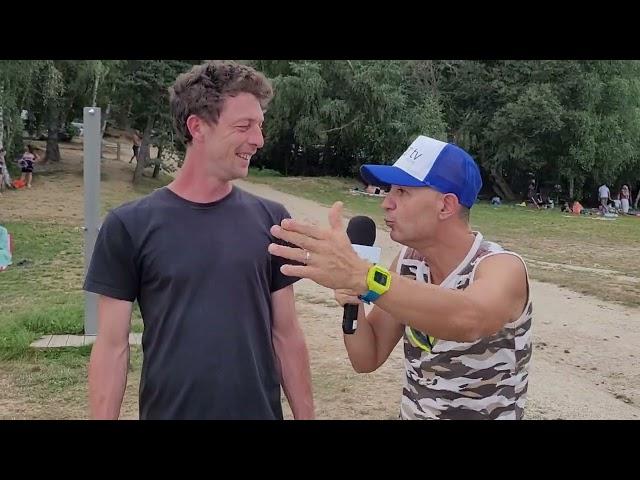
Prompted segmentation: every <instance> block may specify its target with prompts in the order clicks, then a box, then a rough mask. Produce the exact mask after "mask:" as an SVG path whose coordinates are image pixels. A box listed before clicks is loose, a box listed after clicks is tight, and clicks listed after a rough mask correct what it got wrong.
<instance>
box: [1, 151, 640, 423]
mask: <svg viewBox="0 0 640 480" xmlns="http://www.w3.org/2000/svg"><path fill="white" fill-rule="evenodd" d="M81 149H82V146H81V145H78V146H77V147H76V146H72V149H71V150H67V151H65V154H64V155H65V162H64V164H65V165H64V172H61V174H62V175H65V177H66V180H65V182H66V183H65V184H64V186H62V185H61V183H60V181H61V179H60V178H54V177H51V176H49V175H38V170H37V171H36V175H35V176H34V182H33V188H32V189H31V190H29V191H26V190H25V191H21V192H10V193H8V194H5V195H3V197H1V200H0V212H1V213H2V217H3V218H5V219H7V220H41V219H47V220H49V221H51V220H54V221H61V222H66V223H72V224H77V225H81V222H82V216H83V215H82V173H81V172H82V169H81V163H80V159H81V155H82V150H81ZM129 151H130V146H128V145H125V146H123V154H122V155H121V161H119V162H118V161H116V160H115V150H111V149H107V151H106V152H105V156H106V157H107V158H106V159H105V160H103V167H102V171H103V183H102V186H101V189H102V190H101V196H102V199H103V203H104V202H110V199H111V198H113V200H114V201H115V199H116V198H118V197H121V193H122V191H123V190H130V189H131V188H132V187H131V184H130V179H131V175H132V173H133V168H134V164H131V165H130V164H128V163H127V162H128V159H129V155H128V152H129ZM49 168H51V169H57V168H59V167H58V166H56V165H53V166H43V170H46V169H49ZM41 171H42V170H41ZM237 184H238V185H239V186H240V187H241V188H244V189H246V190H248V191H251V192H253V193H256V194H258V195H261V196H264V197H266V198H270V199H273V200H276V201H279V202H281V203H283V204H284V205H285V206H286V207H287V208H288V210H289V211H290V213H291V214H292V216H294V217H296V218H299V219H303V220H307V221H311V222H315V223H319V224H323V225H326V224H327V212H328V209H327V208H326V207H323V206H320V205H318V204H316V203H315V202H312V201H309V200H305V199H301V198H298V197H294V196H292V195H288V194H285V193H282V192H278V191H276V190H274V189H272V188H270V187H269V186H266V185H261V184H253V183H249V182H246V181H238V182H237ZM25 202H26V203H25ZM25 204H29V205H32V208H27V209H25V208H24V205H25ZM345 224H346V221H345ZM376 245H377V246H380V247H382V251H383V259H382V261H383V262H384V263H385V264H387V265H388V264H389V263H390V262H391V260H392V259H393V257H394V256H395V255H396V254H397V252H398V250H399V246H398V245H397V244H395V242H393V241H392V240H391V239H390V238H389V235H388V233H387V232H386V231H382V230H379V231H378V235H377V240H376ZM532 294H533V301H534V312H535V316H534V324H533V337H534V353H533V359H532V366H531V374H530V382H529V403H528V406H527V412H526V417H527V418H529V419H541V418H545V419H555V418H563V419H636V418H640V362H639V358H640V352H638V349H637V347H638V346H639V345H640V309H633V308H627V307H623V306H620V305H618V304H613V303H607V302H604V301H600V300H598V299H596V298H593V297H588V296H584V295H581V294H577V293H575V292H572V291H570V290H566V289H562V288H559V287H557V286H555V285H551V284H545V283H539V282H535V281H533V282H532ZM296 297H297V310H298V315H299V318H300V322H301V324H302V326H303V329H304V332H305V335H306V339H307V343H308V347H309V351H310V356H311V366H312V375H313V382H314V395H315V402H316V409H317V416H318V418H321V419H393V418H397V415H398V403H399V399H400V392H401V386H402V381H403V368H402V351H401V345H400V344H399V345H398V347H396V349H395V350H394V352H393V353H392V355H391V357H390V358H389V360H388V361H387V362H386V363H385V364H384V365H383V366H382V367H381V368H380V369H379V370H378V371H376V372H374V373H371V374H356V373H355V372H354V371H353V370H352V368H351V366H350V364H349V361H348V359H347V355H346V351H345V348H344V345H343V342H342V333H341V328H340V324H341V318H342V309H341V307H339V306H338V305H336V304H335V302H334V300H333V298H332V294H331V292H330V291H329V290H327V289H325V288H324V287H320V286H318V285H316V284H314V283H313V282H311V281H308V280H302V281H300V282H298V283H297V284H296ZM0 380H2V381H0V389H2V390H4V392H5V394H6V395H3V398H4V401H3V402H0V408H1V409H5V408H9V406H10V405H9V404H11V405H14V406H15V407H16V408H18V407H19V408H18V410H19V412H18V411H15V412H14V413H15V415H16V416H17V417H23V418H24V417H28V418H42V417H41V416H40V415H35V416H34V415H33V413H34V412H31V413H30V414H29V413H28V412H25V408H26V407H25V404H24V402H23V401H22V400H21V399H20V397H19V395H17V392H16V391H13V390H12V389H11V388H10V387H11V386H10V385H9V384H7V383H6V382H7V379H1V378H0ZM131 380H132V378H130V382H129V387H128V389H127V394H126V401H125V405H124V406H123V412H122V417H123V418H135V417H136V414H137V412H136V405H135V404H136V398H135V397H136V396H137V384H134V383H133V382H132V381H131ZM9 393H11V395H9ZM284 404H285V411H286V416H287V418H291V414H290V411H289V410H288V406H286V401H284ZM85 408H86V407H84V406H83V407H81V409H80V410H79V411H78V412H77V413H76V414H71V417H73V418H78V417H84V416H85V415H84V414H83V413H82V412H83V411H84V412H86V410H85ZM44 416H45V417H48V415H44ZM56 417H57V418H65V417H67V415H66V414H64V412H59V415H56ZM85 418H86V417H85Z"/></svg>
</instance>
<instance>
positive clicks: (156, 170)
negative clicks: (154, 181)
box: [153, 145, 162, 178]
mask: <svg viewBox="0 0 640 480" xmlns="http://www.w3.org/2000/svg"><path fill="white" fill-rule="evenodd" d="M160 165H162V145H158V156H157V157H156V163H155V165H154V166H153V178H158V175H159V174H160Z"/></svg>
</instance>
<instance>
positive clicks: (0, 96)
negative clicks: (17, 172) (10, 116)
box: [0, 83, 4, 182]
mask: <svg viewBox="0 0 640 480" xmlns="http://www.w3.org/2000/svg"><path fill="white" fill-rule="evenodd" d="M3 103H4V85H2V84H1V83H0V147H3V146H4V108H2V105H3ZM1 181H2V179H1V178H0V182H1Z"/></svg>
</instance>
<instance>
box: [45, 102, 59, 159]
mask: <svg viewBox="0 0 640 480" xmlns="http://www.w3.org/2000/svg"><path fill="white" fill-rule="evenodd" d="M50 102H51V103H50V104H49V108H47V114H48V115H47V116H48V118H47V129H48V133H47V150H46V153H45V155H44V158H45V161H47V162H48V161H52V162H59V161H60V147H59V146H58V130H59V124H60V119H59V118H58V106H57V105H56V104H55V100H54V99H51V100H50Z"/></svg>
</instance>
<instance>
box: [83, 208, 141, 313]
mask: <svg viewBox="0 0 640 480" xmlns="http://www.w3.org/2000/svg"><path fill="white" fill-rule="evenodd" d="M138 288H139V275H138V268H137V265H136V261H135V248H134V245H133V241H132V239H131V235H130V234H129V232H128V231H127V229H126V227H125V226H124V224H123V223H122V220H121V219H120V218H118V216H117V215H116V214H115V213H113V212H111V213H109V214H108V215H107V217H106V218H105V220H104V222H103V223H102V227H101V228H100V231H99V232H98V238H97V240H96V244H95V247H94V250H93V255H92V257H91V263H90V264H89V270H88V271H87V276H86V278H85V281H84V289H85V290H86V291H88V292H93V293H97V294H99V295H105V296H107V297H111V298H116V299H118V300H127V301H129V302H133V301H134V300H135V299H136V298H137V296H138Z"/></svg>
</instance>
